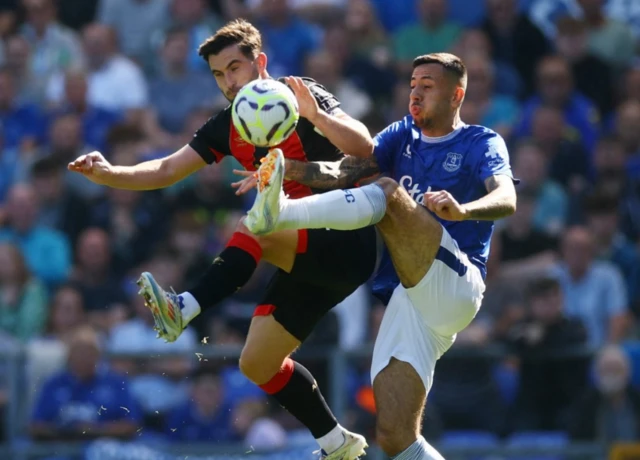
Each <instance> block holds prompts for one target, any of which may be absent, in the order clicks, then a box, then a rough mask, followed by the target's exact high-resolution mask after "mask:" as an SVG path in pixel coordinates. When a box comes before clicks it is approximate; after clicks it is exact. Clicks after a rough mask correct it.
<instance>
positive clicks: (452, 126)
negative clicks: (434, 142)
mask: <svg viewBox="0 0 640 460" xmlns="http://www.w3.org/2000/svg"><path fill="white" fill-rule="evenodd" d="M461 124H462V120H460V116H459V115H456V116H455V117H454V118H453V120H450V121H448V122H447V123H444V124H442V125H437V126H436V125H433V126H429V127H427V128H422V130H421V131H422V134H424V135H425V136H426V137H444V136H447V135H449V134H451V133H452V132H454V131H455V130H456V129H458V128H459V127H460V125H461Z"/></svg>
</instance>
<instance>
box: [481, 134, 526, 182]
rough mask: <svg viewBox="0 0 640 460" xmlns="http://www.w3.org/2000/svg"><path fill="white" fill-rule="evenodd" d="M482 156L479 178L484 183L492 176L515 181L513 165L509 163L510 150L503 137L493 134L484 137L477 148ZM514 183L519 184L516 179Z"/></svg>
mask: <svg viewBox="0 0 640 460" xmlns="http://www.w3.org/2000/svg"><path fill="white" fill-rule="evenodd" d="M477 152H478V155H479V156H480V164H479V168H478V178H479V179H480V180H481V181H482V182H484V181H485V180H486V179H487V178H489V177H491V176H499V175H505V176H509V177H510V178H511V179H513V173H512V171H511V164H510V163H509V150H508V149H507V144H506V143H505V141H504V139H503V138H502V136H500V135H499V134H497V133H492V134H489V135H486V136H483V138H482V141H481V142H480V144H479V145H478V147H477ZM514 181H516V182H518V181H517V180H515V179H514Z"/></svg>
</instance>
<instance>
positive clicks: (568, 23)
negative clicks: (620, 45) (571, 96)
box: [555, 16, 615, 116]
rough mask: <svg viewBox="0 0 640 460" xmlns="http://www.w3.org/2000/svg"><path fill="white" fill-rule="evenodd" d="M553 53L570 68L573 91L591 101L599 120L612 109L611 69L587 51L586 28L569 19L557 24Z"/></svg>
mask: <svg viewBox="0 0 640 460" xmlns="http://www.w3.org/2000/svg"><path fill="white" fill-rule="evenodd" d="M557 29H558V32H557V35H556V41H555V45H556V50H557V51H558V54H560V55H561V56H562V57H564V58H565V59H566V60H567V61H568V62H569V64H570V65H571V71H572V77H573V81H574V82H575V86H576V90H578V91H579V92H580V93H582V94H583V95H585V96H586V97H588V98H589V99H591V100H592V101H593V102H595V104H596V105H597V106H598V109H599V111H600V113H601V114H602V115H603V116H606V115H608V114H609V112H610V111H611V110H612V109H613V104H614V102H615V99H614V97H613V76H614V75H613V69H612V68H611V66H610V65H609V64H608V63H607V62H606V61H604V60H602V59H601V58H599V57H598V56H596V55H594V54H592V52H591V50H589V32H588V30H587V25H586V24H585V23H584V22H583V21H580V20H578V19H574V18H572V17H570V16H567V17H564V18H560V19H559V20H558V22H557Z"/></svg>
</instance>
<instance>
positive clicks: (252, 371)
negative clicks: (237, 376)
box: [239, 346, 282, 385]
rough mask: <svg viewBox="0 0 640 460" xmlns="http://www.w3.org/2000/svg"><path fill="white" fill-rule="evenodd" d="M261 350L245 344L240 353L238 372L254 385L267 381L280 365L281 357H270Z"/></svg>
mask: <svg viewBox="0 0 640 460" xmlns="http://www.w3.org/2000/svg"><path fill="white" fill-rule="evenodd" d="M262 350H264V349H262ZM262 350H260V349H256V348H254V347H246V346H245V348H244V349H243V350H242V353H241V354H240V362H239V367H240V372H242V374H243V375H244V376H245V377H246V378H248V379H249V380H251V381H252V382H253V383H255V384H256V385H264V384H265V383H268V382H269V381H270V380H271V379H272V378H273V376H274V375H276V374H277V373H278V371H279V370H280V366H281V365H282V359H270V358H269V356H266V354H265V353H263V352H262Z"/></svg>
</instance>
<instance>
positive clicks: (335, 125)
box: [285, 77, 373, 157]
mask: <svg viewBox="0 0 640 460" xmlns="http://www.w3.org/2000/svg"><path fill="white" fill-rule="evenodd" d="M285 80H286V82H287V84H288V85H289V86H290V87H291V89H292V90H293V92H294V94H295V95H296V99H297V100H298V106H299V110H300V116H302V117H305V118H306V119H308V120H309V121H310V122H311V123H312V124H313V125H314V126H315V127H316V128H317V129H318V131H320V132H322V134H323V135H324V136H325V137H326V138H327V139H329V141H331V143H332V144H333V145H335V146H336V147H337V148H338V149H340V150H341V151H343V152H344V153H346V154H348V155H353V156H357V157H368V156H370V155H371V153H372V152H373V140H372V139H371V134H369V130H368V129H367V127H366V126H365V125H364V124H362V123H361V122H359V121H358V120H355V119H353V118H351V117H350V116H349V115H347V114H346V113H344V112H343V111H342V110H340V109H339V108H338V107H337V106H338V104H339V103H338V102H337V100H336V99H335V97H333V96H332V95H331V94H330V93H328V92H327V91H326V90H324V89H323V88H322V87H320V86H319V85H315V86H313V87H309V86H307V85H306V84H305V83H304V81H303V80H302V79H301V78H298V77H287V78H286V79H285ZM321 105H322V107H321Z"/></svg>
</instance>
